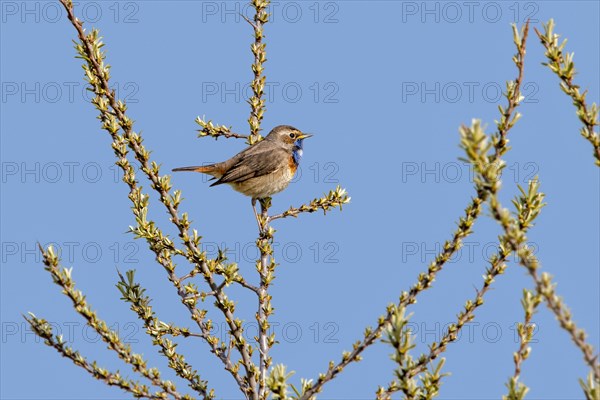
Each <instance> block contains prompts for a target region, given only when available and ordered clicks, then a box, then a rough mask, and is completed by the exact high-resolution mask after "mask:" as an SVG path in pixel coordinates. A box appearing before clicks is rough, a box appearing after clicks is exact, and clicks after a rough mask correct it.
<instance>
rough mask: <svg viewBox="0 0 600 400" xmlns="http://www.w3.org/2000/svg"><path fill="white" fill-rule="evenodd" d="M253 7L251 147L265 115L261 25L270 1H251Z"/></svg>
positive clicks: (264, 59) (265, 21)
mask: <svg viewBox="0 0 600 400" xmlns="http://www.w3.org/2000/svg"><path fill="white" fill-rule="evenodd" d="M251 3H252V5H253V6H254V9H255V13H254V23H250V25H252V28H253V29H254V43H252V46H251V47H250V49H251V50H252V54H253V55H254V63H253V64H252V72H253V73H254V79H253V80H252V82H251V83H250V87H251V88H252V93H253V94H252V97H250V99H249V100H248V103H249V104H250V117H249V118H248V124H250V136H249V137H248V144H250V145H252V144H254V143H256V142H258V141H260V140H261V139H262V136H261V135H260V130H261V128H260V124H261V122H262V119H263V115H264V113H265V100H264V99H263V98H262V97H263V93H264V90H265V79H266V78H265V76H264V75H263V71H264V67H263V63H264V62H265V61H267V53H266V51H265V48H266V44H265V43H263V41H262V40H263V38H264V37H265V36H264V32H263V25H264V24H266V23H267V21H268V20H269V13H268V12H267V7H268V6H269V3H270V0H251Z"/></svg>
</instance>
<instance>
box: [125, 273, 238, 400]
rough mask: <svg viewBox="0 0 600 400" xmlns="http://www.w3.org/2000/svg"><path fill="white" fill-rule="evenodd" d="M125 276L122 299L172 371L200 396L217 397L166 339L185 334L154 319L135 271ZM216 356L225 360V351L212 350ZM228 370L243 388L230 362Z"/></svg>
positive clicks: (205, 331)
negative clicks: (141, 324)
mask: <svg viewBox="0 0 600 400" xmlns="http://www.w3.org/2000/svg"><path fill="white" fill-rule="evenodd" d="M126 275H127V279H125V277H124V276H123V275H121V273H119V278H120V281H119V283H118V284H117V288H118V289H119V291H120V292H121V294H122V295H123V297H122V299H123V300H125V301H127V302H128V303H130V304H131V309H132V310H133V311H134V312H135V313H136V314H137V315H138V317H139V318H140V319H141V320H142V321H143V322H144V327H145V328H146V332H147V333H148V334H149V335H150V336H151V337H152V339H153V341H152V343H153V344H155V345H158V346H160V348H161V350H160V353H161V354H163V355H164V356H165V357H167V359H168V360H169V367H170V368H172V369H173V370H174V371H175V372H176V373H177V375H178V376H180V377H181V378H183V379H185V380H187V381H188V382H189V386H190V388H192V389H193V390H195V391H197V392H198V393H200V394H201V395H202V396H204V398H205V399H212V398H214V391H213V390H212V389H211V390H208V383H207V382H206V381H203V380H202V379H201V378H200V375H198V373H197V371H194V370H193V369H192V366H191V365H190V364H188V363H187V362H186V361H185V358H184V357H183V355H181V354H179V353H177V351H176V347H177V345H176V344H174V343H173V342H171V341H170V340H169V339H166V338H164V337H163V336H164V335H167V334H170V335H173V336H179V335H182V334H183V333H182V332H181V330H180V329H177V328H175V327H173V326H170V325H168V324H165V323H164V322H162V321H159V320H158V318H156V316H155V313H154V310H153V309H152V306H150V298H149V297H148V296H146V295H145V289H144V288H142V287H141V286H140V284H139V283H135V281H134V271H127V273H126ZM201 337H202V338H204V339H205V340H207V341H209V339H210V335H208V334H207V330H204V331H203V332H202V335H201ZM213 353H215V354H216V355H217V356H218V357H219V358H222V356H221V355H222V352H215V351H213ZM225 369H226V370H227V371H229V372H230V373H231V374H232V375H233V377H234V378H235V380H236V381H237V382H238V385H240V386H242V380H241V378H240V377H239V375H238V374H237V372H236V371H234V370H233V366H232V365H230V363H229V364H227V363H225Z"/></svg>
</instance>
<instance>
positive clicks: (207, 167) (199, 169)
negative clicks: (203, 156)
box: [173, 165, 215, 174]
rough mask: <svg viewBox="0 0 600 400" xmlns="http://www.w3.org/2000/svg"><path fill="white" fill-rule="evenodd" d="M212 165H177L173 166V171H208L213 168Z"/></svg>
mask: <svg viewBox="0 0 600 400" xmlns="http://www.w3.org/2000/svg"><path fill="white" fill-rule="evenodd" d="M214 168H215V167H214V166H213V165H201V166H195V167H179V168H173V172H180V171H188V172H203V173H205V174H206V173H210V172H212V171H213V170H214Z"/></svg>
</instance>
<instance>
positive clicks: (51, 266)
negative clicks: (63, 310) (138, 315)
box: [36, 246, 182, 399]
mask: <svg viewBox="0 0 600 400" xmlns="http://www.w3.org/2000/svg"><path fill="white" fill-rule="evenodd" d="M39 247H40V251H41V252H42V256H43V262H44V265H45V266H46V268H45V269H46V271H48V272H49V273H50V275H51V276H52V280H53V281H54V283H56V284H57V285H58V286H60V287H61V288H62V289H63V293H64V294H65V295H66V296H67V297H68V298H69V299H70V300H71V302H72V303H73V307H74V308H75V310H76V311H77V312H78V313H79V314H80V315H81V316H82V317H84V318H85V320H86V322H87V324H88V325H89V326H90V327H91V328H93V329H94V330H95V331H96V332H97V333H98V335H100V337H101V338H102V340H103V341H104V342H105V343H106V344H108V348H109V349H111V350H113V351H115V352H116V353H117V355H118V356H119V358H120V359H121V360H123V361H124V362H125V363H127V364H129V365H130V366H131V368H132V369H133V370H134V371H135V372H137V373H139V374H140V375H142V376H143V377H144V378H146V379H148V380H149V381H150V382H152V384H153V385H155V386H157V387H160V388H162V390H163V391H165V392H166V393H168V394H170V395H171V396H173V397H174V398H175V399H181V398H182V396H181V395H180V394H179V393H178V392H177V389H176V388H175V385H174V384H173V383H172V382H170V381H163V380H161V378H160V373H159V372H158V370H157V369H156V368H151V369H148V368H147V366H146V361H145V360H144V359H143V357H142V356H141V355H140V354H136V353H132V351H131V347H130V346H129V345H125V344H124V343H123V341H122V340H121V338H120V337H119V334H118V333H117V332H115V331H113V330H111V329H110V328H109V327H108V326H107V324H106V322H104V321H103V320H101V319H99V318H98V316H97V315H96V313H95V312H94V311H93V309H92V308H91V307H90V306H89V305H88V303H87V301H86V299H85V296H84V295H83V293H81V291H79V290H77V289H75V282H73V280H72V278H71V269H67V268H62V269H61V268H60V266H59V259H58V257H57V256H56V254H55V253H54V250H53V248H52V246H50V247H48V249H47V250H44V249H43V248H42V247H41V246H39ZM37 332H38V331H36V333H37Z"/></svg>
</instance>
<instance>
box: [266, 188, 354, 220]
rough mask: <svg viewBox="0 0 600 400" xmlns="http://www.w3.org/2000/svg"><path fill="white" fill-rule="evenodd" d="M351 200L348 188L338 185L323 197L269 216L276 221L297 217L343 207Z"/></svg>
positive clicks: (269, 218)
mask: <svg viewBox="0 0 600 400" xmlns="http://www.w3.org/2000/svg"><path fill="white" fill-rule="evenodd" d="M349 202H350V197H349V196H348V195H347V193H346V190H345V189H342V188H341V187H340V186H337V187H336V188H335V189H334V190H330V191H329V193H327V194H325V195H324V196H323V197H321V198H317V199H313V200H312V201H311V202H310V203H308V204H303V205H301V206H300V207H298V208H296V207H290V208H289V209H288V210H286V211H284V212H282V213H281V214H276V215H271V216H269V217H268V222H271V221H274V220H276V219H280V218H287V217H294V218H295V217H297V216H298V215H299V214H301V213H313V212H315V211H318V210H323V213H324V214H325V213H327V211H329V210H331V209H332V208H335V207H339V209H340V210H341V209H342V205H344V204H347V203H349Z"/></svg>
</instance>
